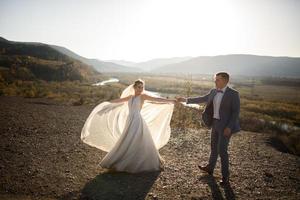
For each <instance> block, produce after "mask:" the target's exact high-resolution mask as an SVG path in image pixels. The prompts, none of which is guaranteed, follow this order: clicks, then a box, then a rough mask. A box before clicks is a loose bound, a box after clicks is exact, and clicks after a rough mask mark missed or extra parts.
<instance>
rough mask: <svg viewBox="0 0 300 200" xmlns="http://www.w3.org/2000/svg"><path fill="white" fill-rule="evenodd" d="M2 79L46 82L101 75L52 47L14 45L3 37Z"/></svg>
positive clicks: (0, 47)
mask: <svg viewBox="0 0 300 200" xmlns="http://www.w3.org/2000/svg"><path fill="white" fill-rule="evenodd" d="M0 67H1V71H0V75H1V77H4V79H5V80H7V81H9V82H11V81H13V80H15V79H24V80H35V79H42V80H47V81H64V80H71V81H72V80H84V79H89V78H90V77H91V76H93V75H95V74H98V72H96V71H95V69H93V68H92V67H91V66H89V65H86V64H84V63H82V62H81V61H80V60H77V59H74V58H71V57H69V56H68V55H66V54H64V53H61V52H59V51H57V50H56V49H54V48H52V47H51V45H48V44H43V43H35V42H14V41H9V40H6V39H4V38H1V37H0Z"/></svg>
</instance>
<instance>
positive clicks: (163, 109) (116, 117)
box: [81, 85, 174, 173]
mask: <svg viewBox="0 0 300 200" xmlns="http://www.w3.org/2000/svg"><path fill="white" fill-rule="evenodd" d="M144 93H147V94H148V95H151V96H156V95H154V94H153V93H151V92H147V91H144ZM132 94H134V89H133V85H130V86H129V87H127V88H126V89H125V90H124V91H123V93H122V95H121V98H123V97H126V96H128V95H132ZM173 108H174V105H173V104H165V103H164V104H162V103H154V102H149V101H145V102H144V104H143V105H142V102H141V96H133V97H132V98H131V99H130V100H129V101H128V102H125V103H109V102H103V103H101V104H99V105H98V106H96V107H95V108H94V110H93V111H92V112H91V114H90V116H89V117H88V119H87V120H86V122H85V124H84V127H83V129H82V132H81V139H82V141H83V142H85V143H87V144H89V145H91V146H94V147H96V148H98V149H101V150H103V151H106V152H108V153H107V154H106V156H105V157H104V158H103V159H102V161H101V163H100V165H101V167H103V168H108V169H114V170H116V171H125V172H130V173H138V172H144V171H158V170H160V169H161V165H162V159H161V157H160V155H159V152H158V149H160V148H161V147H163V146H164V145H165V144H166V143H167V142H168V140H169V138H170V132H171V130H170V120H171V117H172V113H173Z"/></svg>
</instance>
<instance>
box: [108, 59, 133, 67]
mask: <svg viewBox="0 0 300 200" xmlns="http://www.w3.org/2000/svg"><path fill="white" fill-rule="evenodd" d="M105 62H111V63H115V64H118V65H123V66H127V67H134V66H136V65H137V63H136V62H131V61H126V60H105Z"/></svg>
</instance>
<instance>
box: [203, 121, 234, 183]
mask: <svg viewBox="0 0 300 200" xmlns="http://www.w3.org/2000/svg"><path fill="white" fill-rule="evenodd" d="M229 140H230V138H227V137H225V136H224V126H223V125H222V124H221V121H220V120H217V119H214V120H213V124H212V131H211V140H210V142H211V144H210V145H211V152H210V157H209V163H208V167H209V168H210V170H211V171H212V172H213V171H214V169H215V166H216V163H217V159H218V155H220V158H221V168H222V170H221V171H222V176H223V178H225V179H226V178H229V157H228V152H227V149H228V144H229Z"/></svg>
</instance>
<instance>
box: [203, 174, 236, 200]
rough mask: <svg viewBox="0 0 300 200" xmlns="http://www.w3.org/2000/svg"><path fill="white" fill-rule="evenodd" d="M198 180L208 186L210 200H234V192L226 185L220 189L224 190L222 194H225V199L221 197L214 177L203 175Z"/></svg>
mask: <svg viewBox="0 0 300 200" xmlns="http://www.w3.org/2000/svg"><path fill="white" fill-rule="evenodd" d="M199 180H200V181H202V182H204V183H206V184H207V185H208V186H209V189H210V191H211V195H212V199H228V200H229V199H230V200H234V199H235V194H234V191H233V189H232V188H231V186H230V185H227V186H225V187H223V188H222V189H224V194H225V198H224V197H223V195H222V192H221V190H220V187H219V185H218V184H217V181H216V179H215V177H213V176H211V175H204V176H201V177H200V178H199Z"/></svg>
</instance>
